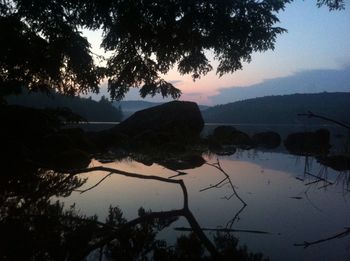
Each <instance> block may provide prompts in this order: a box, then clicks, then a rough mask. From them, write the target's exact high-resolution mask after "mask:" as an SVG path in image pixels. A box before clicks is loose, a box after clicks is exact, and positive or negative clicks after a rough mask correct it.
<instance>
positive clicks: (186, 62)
mask: <svg viewBox="0 0 350 261" xmlns="http://www.w3.org/2000/svg"><path fill="white" fill-rule="evenodd" d="M290 2H292V0H282V1H272V0H263V1H260V0H259V1H258V0H253V1H251V0H249V1H248V0H244V1H217V0H186V1H183V0H172V1H170V0H166V1H164V0H156V1H144V0H135V1H129V0H120V1H112V0H106V1H99V0H91V1H81V0H77V1H76V0H74V1H73V0H64V1H46V0H2V1H1V2H0V35H1V38H2V39H6V40H2V41H1V42H0V50H1V56H0V90H1V93H3V94H4V93H7V92H13V91H15V90H16V89H17V90H18V88H20V87H22V86H26V87H28V88H29V89H31V90H47V89H51V88H53V89H56V90H58V91H60V92H63V93H68V94H76V93H79V92H87V91H93V92H98V85H99V82H100V80H101V79H102V78H103V77H108V88H109V91H110V94H111V97H112V99H114V98H116V99H121V98H123V97H124V94H125V93H126V92H127V91H128V89H129V88H130V87H140V86H141V87H142V88H141V89H140V93H141V96H143V97H144V96H146V95H148V94H150V95H155V94H157V93H160V94H162V95H163V96H168V95H170V96H172V97H173V98H177V97H179V95H180V91H179V90H178V89H176V88H175V87H174V86H173V85H172V84H171V83H168V82H166V81H164V80H163V79H162V78H161V76H160V74H165V73H167V72H168V71H169V70H170V69H171V68H173V67H174V66H176V65H177V67H178V71H179V72H180V73H181V74H192V77H193V79H197V78H199V77H200V76H201V75H204V74H206V73H207V72H209V71H210V70H212V66H211V65H210V62H209V60H208V58H207V52H206V51H208V50H210V51H212V52H213V53H214V58H215V59H216V60H217V61H218V67H217V69H216V71H217V74H218V75H219V76H221V75H223V74H225V73H229V72H233V71H235V70H238V69H241V67H242V62H250V60H251V54H252V53H253V52H256V51H266V50H269V49H273V48H274V43H275V40H276V37H277V35H279V34H281V33H283V32H285V29H283V28H280V27H277V26H276V23H277V22H278V21H279V20H278V18H277V16H276V14H277V13H278V12H279V11H282V10H284V8H285V6H286V4H288V3H290ZM317 5H318V6H322V5H326V6H328V7H329V9H330V10H334V9H342V8H344V1H343V0H317ZM82 28H84V29H90V30H96V29H102V31H103V41H102V47H103V48H104V49H105V50H107V51H112V52H113V53H112V55H111V56H110V57H109V58H108V59H107V65H106V67H101V66H98V65H96V64H95V62H94V60H93V54H92V52H91V51H90V44H89V42H88V41H87V39H86V38H84V37H83V36H82V33H81V31H80V30H81V29H82Z"/></svg>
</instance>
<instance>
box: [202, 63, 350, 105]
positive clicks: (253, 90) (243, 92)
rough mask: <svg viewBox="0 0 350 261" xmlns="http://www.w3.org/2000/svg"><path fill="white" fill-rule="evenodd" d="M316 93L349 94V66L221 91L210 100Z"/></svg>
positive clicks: (226, 101) (228, 100) (222, 101)
mask: <svg viewBox="0 0 350 261" xmlns="http://www.w3.org/2000/svg"><path fill="white" fill-rule="evenodd" d="M317 92H350V65H347V66H345V67H344V68H342V69H340V70H330V69H320V70H305V71H300V72H297V73H295V74H293V75H290V76H286V77H279V78H274V79H267V80H264V81H263V82H261V83H258V84H254V85H250V86H246V87H239V86H233V87H229V88H224V89H219V90H218V94H216V95H212V96H210V97H209V100H210V101H211V102H212V103H213V104H224V103H229V102H234V101H238V100H244V99H250V98H255V97H263V96H267V95H283V94H292V93H317Z"/></svg>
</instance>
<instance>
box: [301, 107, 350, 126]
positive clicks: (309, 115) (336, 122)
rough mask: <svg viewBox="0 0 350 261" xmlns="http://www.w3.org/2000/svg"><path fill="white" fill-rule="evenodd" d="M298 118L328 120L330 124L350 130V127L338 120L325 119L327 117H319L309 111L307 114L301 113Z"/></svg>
mask: <svg viewBox="0 0 350 261" xmlns="http://www.w3.org/2000/svg"><path fill="white" fill-rule="evenodd" d="M298 116H307V117H308V118H319V119H322V120H326V121H330V122H333V123H335V124H337V125H339V126H342V127H344V128H346V129H348V130H350V126H349V125H347V124H345V123H343V122H340V121H337V120H333V119H331V118H328V117H325V116H322V115H318V114H315V113H313V112H311V111H308V112H307V113H299V114H298Z"/></svg>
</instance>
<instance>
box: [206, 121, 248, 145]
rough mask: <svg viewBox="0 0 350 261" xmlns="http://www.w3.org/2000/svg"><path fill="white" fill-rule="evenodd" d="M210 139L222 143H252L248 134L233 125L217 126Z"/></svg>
mask: <svg viewBox="0 0 350 261" xmlns="http://www.w3.org/2000/svg"><path fill="white" fill-rule="evenodd" d="M210 139H211V140H212V142H213V143H219V144H221V145H238V146H248V147H250V146H251V145H252V139H251V138H250V137H249V135H248V134H246V133H244V132H242V131H239V130H237V129H236V128H234V127H232V126H219V127H217V128H215V130H214V133H213V135H212V136H211V137H210Z"/></svg>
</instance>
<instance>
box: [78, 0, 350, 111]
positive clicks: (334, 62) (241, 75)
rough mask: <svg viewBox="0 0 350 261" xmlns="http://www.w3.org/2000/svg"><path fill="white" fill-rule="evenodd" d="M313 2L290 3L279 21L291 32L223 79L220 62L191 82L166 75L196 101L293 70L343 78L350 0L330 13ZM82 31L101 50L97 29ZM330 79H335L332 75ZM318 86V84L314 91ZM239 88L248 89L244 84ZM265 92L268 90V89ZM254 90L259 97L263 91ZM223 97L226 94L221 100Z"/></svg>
mask: <svg viewBox="0 0 350 261" xmlns="http://www.w3.org/2000/svg"><path fill="white" fill-rule="evenodd" d="M315 3H316V1H309V0H307V1H295V2H294V3H292V4H289V5H288V6H287V8H286V10H285V11H284V12H281V13H280V14H279V15H278V16H279V18H280V21H281V23H280V24H278V26H280V27H283V28H286V29H287V30H288V32H287V33H284V34H282V35H280V36H279V37H278V39H277V42H276V45H275V50H274V51H268V52H264V53H254V54H253V57H252V62H251V63H249V64H244V66H243V70H240V71H237V72H235V73H233V74H227V75H225V76H223V77H221V78H219V77H218V76H217V75H216V74H215V67H216V66H215V65H216V64H215V62H213V63H212V65H213V67H214V70H213V71H212V72H210V73H209V74H208V75H206V76H204V77H202V78H201V79H200V80H197V81H195V82H193V81H192V78H191V77H190V75H186V76H181V75H180V74H179V73H178V72H177V71H176V70H173V71H171V72H169V73H168V74H167V75H165V76H164V78H165V79H166V80H168V81H170V82H172V83H173V84H174V85H175V86H176V87H177V88H179V89H181V90H182V92H183V95H182V97H181V100H192V101H196V102H198V103H201V104H207V105H214V104H218V103H227V102H230V101H234V100H237V97H235V94H234V93H237V92H232V94H231V92H230V91H227V89H231V88H235V89H237V87H244V88H247V87H249V86H252V85H254V87H258V88H259V89H260V90H263V89H264V86H265V85H266V82H269V81H271V79H275V78H278V79H284V78H286V80H282V81H281V82H282V83H283V82H288V81H287V79H294V78H295V77H294V76H295V75H298V77H299V78H300V76H302V75H307V73H304V72H319V73H320V74H322V77H323V78H324V77H327V74H328V73H327V72H328V71H329V72H330V73H329V75H330V76H329V77H332V76H333V77H337V79H336V80H338V81H339V75H340V74H336V75H337V76H335V74H334V71H339V72H344V70H349V71H350V69H349V68H350V9H349V8H350V1H349V0H348V1H346V7H345V10H342V11H332V12H329V10H328V8H326V7H322V8H317V7H316V4H315ZM84 34H85V35H86V36H87V37H88V39H89V41H90V43H91V44H92V49H93V52H94V53H98V54H103V52H102V51H101V50H100V49H99V44H100V36H99V34H98V33H96V32H84ZM209 56H210V54H209ZM332 72H333V74H332ZM341 75H342V76H341V77H343V78H344V79H343V78H342V79H341V82H342V83H344V84H347V83H349V85H345V86H342V88H341V90H342V91H344V90H345V91H350V73H349V74H347V73H345V72H344V73H342V74H341ZM299 78H298V83H299V84H300V82H302V79H301V80H300V79H299ZM313 79H315V77H314V78H313ZM316 79H317V77H316ZM266 80H268V81H266ZM326 80H328V81H327V82H333V79H331V78H329V79H326ZM334 80H335V79H334ZM305 81H307V82H305V84H308V85H313V86H316V87H317V84H319V83H318V82H312V81H313V80H310V79H305ZM264 84H265V85H264ZM291 84H292V83H291ZM260 85H261V86H260ZM328 85H329V86H322V89H321V90H322V91H329V92H330V91H339V90H338V89H337V87H339V86H338V85H337V86H334V85H333V84H328ZM292 86H293V84H292ZM283 87H287V86H281V90H277V89H278V88H279V86H277V87H276V88H277V89H275V90H276V91H274V92H273V93H271V94H284V93H288V92H285V91H284V89H285V88H284V89H283ZM296 87H299V90H296V91H298V92H300V86H296ZM292 88H293V87H292ZM317 90H318V89H317V88H314V92H317ZM235 91H237V90H235ZM238 91H243V92H244V90H243V89H239V90H238ZM306 91H307V90H306ZM306 91H305V92H306ZM290 92H293V90H290ZM137 93H138V92H137V90H135V89H134V90H131V91H130V92H129V94H127V96H126V98H125V100H135V99H139V97H138V95H137ZM254 93H259V92H254ZM261 93H263V94H264V95H266V93H264V92H261ZM101 94H106V90H105V86H104V85H102V88H101ZM223 94H224V95H223ZM230 95H232V97H231V96H230ZM255 95H256V96H259V94H255ZM221 96H223V98H222V99H221V98H220V97H221ZM240 97H241V96H240ZM242 97H244V96H242ZM247 97H248V96H247ZM249 97H250V96H249ZM249 97H248V98H249ZM147 100H149V101H160V100H161V99H160V97H156V98H153V99H150V98H148V99H147Z"/></svg>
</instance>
